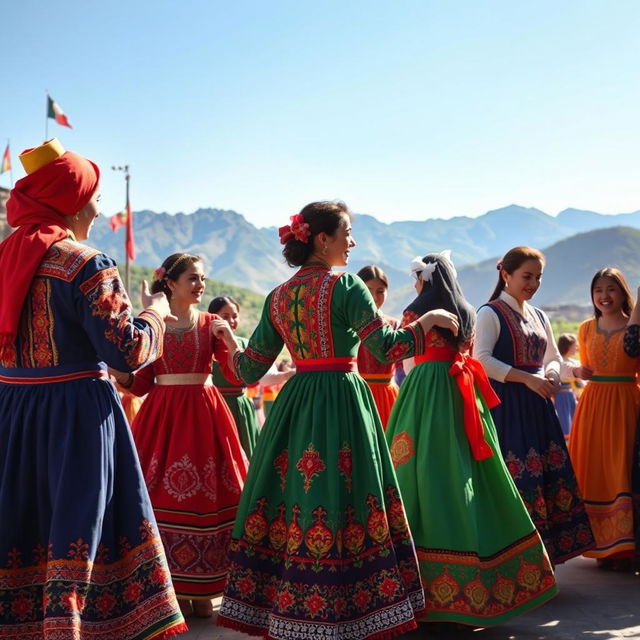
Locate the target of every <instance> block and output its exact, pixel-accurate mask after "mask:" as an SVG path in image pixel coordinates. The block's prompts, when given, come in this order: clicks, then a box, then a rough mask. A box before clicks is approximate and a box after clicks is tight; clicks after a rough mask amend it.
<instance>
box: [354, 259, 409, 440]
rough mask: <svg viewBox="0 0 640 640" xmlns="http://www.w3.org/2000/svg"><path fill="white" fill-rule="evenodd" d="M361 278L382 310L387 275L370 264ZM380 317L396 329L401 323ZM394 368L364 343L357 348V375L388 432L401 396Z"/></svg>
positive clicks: (384, 316)
mask: <svg viewBox="0 0 640 640" xmlns="http://www.w3.org/2000/svg"><path fill="white" fill-rule="evenodd" d="M358 275H359V276H360V277H361V278H362V279H363V280H364V283H365V284H366V285H367V289H369V291H370V292H371V296H372V298H373V301H374V302H375V303H376V307H378V309H380V308H381V307H382V305H383V304H384V303H385V300H386V299H387V292H388V290H389V280H388V279H387V274H386V273H385V272H384V271H383V270H382V269H381V268H380V267H375V266H373V265H370V266H367V267H362V269H360V271H358ZM381 316H382V320H383V321H384V323H385V324H387V325H389V326H390V327H391V328H392V329H394V330H395V329H398V327H399V324H398V321H397V320H396V319H395V318H391V317H390V316H387V315H385V314H383V313H381ZM395 368H396V363H395V362H380V360H378V359H377V358H376V357H375V356H374V355H373V354H372V353H371V352H370V351H369V350H368V349H367V347H366V346H365V344H364V343H363V342H361V343H360V348H359V349H358V372H359V373H360V375H361V376H362V377H363V378H364V380H365V382H366V383H367V384H368V385H369V389H371V395H372V396H373V400H374V402H375V403H376V407H377V408H378V413H379V414H380V422H382V427H383V429H385V430H386V428H387V422H388V420H389V415H391V409H392V408H393V403H394V402H395V401H396V398H397V397H398V387H397V386H396V383H395V382H394V380H393V374H394V372H395Z"/></svg>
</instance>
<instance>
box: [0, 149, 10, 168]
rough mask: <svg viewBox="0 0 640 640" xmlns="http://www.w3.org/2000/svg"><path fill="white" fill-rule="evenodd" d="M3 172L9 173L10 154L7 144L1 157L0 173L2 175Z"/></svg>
mask: <svg viewBox="0 0 640 640" xmlns="http://www.w3.org/2000/svg"><path fill="white" fill-rule="evenodd" d="M5 171H11V154H10V152H9V143H8V142H7V148H6V149H5V150H4V155H3V156H2V166H0V173H4V172H5Z"/></svg>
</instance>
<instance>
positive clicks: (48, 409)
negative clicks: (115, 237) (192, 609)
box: [0, 240, 186, 640]
mask: <svg viewBox="0 0 640 640" xmlns="http://www.w3.org/2000/svg"><path fill="white" fill-rule="evenodd" d="M163 334H164V322H162V320H161V319H160V318H159V317H158V316H157V315H156V314H155V313H153V312H148V311H145V312H143V313H142V314H141V315H140V317H139V318H135V319H134V318H132V315H131V306H130V304H129V300H128V298H127V294H126V293H125V290H124V287H123V285H122V281H121V280H120V277H119V275H118V269H117V267H116V266H115V263H114V262H113V260H111V258H109V257H107V256H105V255H104V254H101V253H99V252H98V251H96V250H95V249H93V248H91V247H87V246H85V245H81V244H79V243H77V242H72V241H70V240H62V241H60V242H57V243H56V244H54V245H52V246H51V248H50V249H49V250H48V252H47V253H46V255H45V257H44V259H43V261H42V263H41V264H40V267H39V268H38V270H37V272H36V275H35V277H34V279H33V281H32V284H31V287H30V290H29V292H28V294H27V297H26V300H25V304H24V307H23V309H22V315H21V319H20V324H19V327H18V336H17V339H16V342H15V344H14V345H13V347H12V348H11V349H10V353H9V354H8V357H7V358H6V359H5V360H4V361H2V362H0V365H1V366H0V638H3V639H8V638H12V639H16V640H17V639H20V640H42V639H43V638H44V639H48V640H59V639H61V638H65V639H66V638H74V639H77V640H113V639H114V638H139V639H142V638H152V637H161V636H162V635H164V634H167V635H170V634H172V633H175V632H179V631H183V630H185V629H186V627H185V625H184V622H183V620H182V616H181V614H180V611H179V609H178V603H177V601H176V599H175V595H174V592H173V588H172V586H171V580H170V577H169V572H168V569H167V564H166V560H165V555H164V551H163V548H162V542H161V541H160V537H159V536H158V533H157V530H156V523H155V519H154V517H153V511H152V509H151V504H150V503H149V496H148V494H147V490H146V489H145V486H144V480H143V477H142V473H141V470H140V464H139V462H138V457H137V455H136V452H135V448H134V445H133V440H132V438H131V433H130V431H129V426H128V424H127V420H126V418H125V415H124V412H123V410H122V405H121V404H120V400H119V398H118V394H117V393H116V390H115V389H114V387H113V385H112V384H111V382H109V380H108V379H107V375H106V364H105V362H106V363H108V364H109V365H111V366H113V367H115V368H117V369H120V370H123V371H130V370H132V369H135V368H137V367H140V366H142V365H146V364H148V363H149V362H151V361H153V360H154V359H155V358H157V357H158V355H160V353H161V351H162V337H163Z"/></svg>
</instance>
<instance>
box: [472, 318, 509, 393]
mask: <svg viewBox="0 0 640 640" xmlns="http://www.w3.org/2000/svg"><path fill="white" fill-rule="evenodd" d="M499 336H500V320H499V319H498V316H497V315H496V312H495V311H493V309H491V307H482V308H481V309H480V310H479V311H478V318H477V320H476V335H475V342H474V345H473V356H474V357H475V358H477V359H478V360H480V362H481V363H482V366H483V367H484V370H485V371H486V372H487V375H488V376H489V377H490V378H493V379H494V380H497V381H498V382H504V379H505V378H506V376H507V373H509V371H510V370H511V365H508V364H506V363H505V362H502V360H498V359H497V358H494V357H493V349H494V347H495V346H496V342H498V338H499Z"/></svg>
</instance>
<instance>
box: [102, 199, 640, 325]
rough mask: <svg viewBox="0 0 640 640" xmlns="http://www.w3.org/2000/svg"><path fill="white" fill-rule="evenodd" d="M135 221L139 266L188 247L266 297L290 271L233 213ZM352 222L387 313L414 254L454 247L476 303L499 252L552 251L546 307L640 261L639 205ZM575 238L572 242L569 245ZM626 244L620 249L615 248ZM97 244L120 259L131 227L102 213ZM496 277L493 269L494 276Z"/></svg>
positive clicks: (266, 234)
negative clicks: (615, 267)
mask: <svg viewBox="0 0 640 640" xmlns="http://www.w3.org/2000/svg"><path fill="white" fill-rule="evenodd" d="M134 220H135V240H136V247H137V253H138V255H137V259H136V264H138V265H141V266H148V267H156V266H158V265H159V264H160V263H161V261H162V260H163V259H164V258H165V257H166V256H167V255H170V254H171V253H174V252H176V251H184V250H186V251H190V252H192V253H197V254H199V255H201V256H203V258H204V260H205V263H206V266H207V271H208V272H209V274H210V275H211V277H213V278H215V279H216V280H219V281H224V282H228V283H230V284H233V285H237V286H241V287H246V288H248V289H251V290H253V291H256V292H259V293H263V294H264V293H266V292H268V291H269V290H270V289H271V288H272V287H273V286H274V285H275V284H277V283H278V282H282V281H283V280H284V279H286V278H288V277H289V276H290V275H291V274H292V270H291V269H290V268H289V267H288V266H287V265H286V264H285V263H284V259H283V258H282V254H281V250H282V246H281V245H280V243H279V240H278V234H277V230H276V229H275V228H274V227H269V228H257V227H255V226H254V225H252V224H251V223H249V222H248V221H247V220H246V219H245V218H244V217H243V216H242V215H240V214H238V213H236V212H235V211H230V210H221V209H199V210H197V211H195V212H194V213H192V214H189V215H186V214H182V213H179V214H176V215H169V214H167V213H154V212H153V211H146V210H145V211H138V212H135V213H134ZM620 225H624V226H625V227H627V228H628V231H625V232H623V233H619V232H617V233H614V234H603V235H597V234H596V236H593V237H586V236H585V237H582V234H584V233H585V232H592V231H595V230H598V229H601V230H603V229H611V228H613V227H617V226H620ZM353 226H354V236H355V239H356V241H357V243H358V244H357V247H356V248H355V249H354V250H353V251H352V253H351V261H350V263H349V267H348V270H349V271H353V272H355V271H357V270H358V269H360V268H361V267H362V266H364V265H365V264H372V263H374V264H378V265H380V266H381V267H382V268H383V269H384V270H385V271H386V272H387V274H388V275H389V278H390V284H391V297H390V301H389V304H388V309H389V311H390V312H396V313H397V310H398V309H400V308H402V307H403V306H404V304H406V301H407V296H410V295H411V292H410V283H409V282H408V280H407V278H408V265H409V262H410V261H411V259H412V258H413V257H414V256H416V255H424V254H426V253H430V252H433V251H440V250H442V249H445V248H448V249H451V250H452V252H453V259H454V262H455V263H456V265H457V267H458V271H459V273H460V280H461V283H462V284H463V287H464V288H465V291H466V292H467V295H468V296H469V298H470V299H471V300H472V301H473V302H475V303H476V304H478V303H480V302H483V301H484V299H485V298H484V296H485V295H486V294H485V291H486V290H487V289H490V288H491V285H489V286H488V287H487V286H486V284H483V285H481V283H480V279H481V280H482V281H483V282H484V279H485V278H487V277H488V275H489V265H491V268H492V269H493V270H494V271H495V262H496V261H497V258H498V257H499V256H501V255H502V254H503V253H504V252H505V251H507V250H508V249H510V248H511V247H514V246H518V245H523V244H526V245H530V246H534V247H538V248H541V249H546V248H548V247H549V250H548V252H547V253H548V269H547V274H546V275H545V284H544V286H543V288H542V289H541V291H540V293H539V294H538V295H537V296H536V301H537V302H538V303H540V304H542V303H543V302H542V300H544V301H545V304H559V303H563V302H578V301H583V300H584V296H583V295H582V294H580V293H579V289H580V287H581V286H582V287H584V286H587V287H588V282H587V283H586V285H585V284H584V282H583V280H584V277H585V276H584V273H583V272H582V268H585V269H586V268H589V269H591V268H592V267H593V264H595V263H594V262H593V260H596V259H597V260H601V262H600V263H598V266H602V265H604V264H609V263H615V262H616V260H622V262H623V264H622V265H621V268H623V271H625V273H626V272H627V271H628V272H629V273H628V275H629V277H631V278H633V277H635V275H634V274H635V273H636V266H635V264H636V260H640V237H638V235H637V234H638V233H640V232H638V229H635V228H633V227H638V228H640V211H635V212H632V213H621V214H614V215H604V214H600V213H596V212H593V211H580V210H577V209H566V210H565V211H562V212H561V213H560V214H558V216H556V217H553V216H550V215H548V214H546V213H544V212H543V211H540V210H539V209H535V208H525V207H521V206H518V205H510V206H508V207H504V208H502V209H496V210H493V211H489V212H487V213H485V214H484V215H481V216H479V217H477V218H469V217H462V216H461V217H456V218H450V219H447V220H443V219H429V220H424V221H403V222H393V223H391V224H386V223H384V222H380V221H379V220H377V219H376V218H375V217H373V216H370V215H366V214H358V215H356V216H355V219H354V225H353ZM576 234H580V236H576ZM572 236H575V238H573V239H572V240H571V242H569V240H570V239H571V238H572ZM565 241H566V242H568V243H569V244H567V245H561V248H560V249H559V250H558V253H557V254H556V252H555V249H553V248H554V246H555V245H557V244H558V243H562V242H565ZM619 242H620V243H622V245H621V247H616V243H619ZM636 242H637V243H638V244H637V246H636ZM91 243H92V244H94V245H95V246H96V247H99V248H100V249H101V250H103V251H105V252H106V253H109V254H110V255H112V256H114V257H115V258H116V259H117V260H118V261H119V262H122V261H123V244H124V231H123V230H119V231H118V232H116V233H113V232H112V231H111V230H110V228H109V225H108V219H106V218H102V217H101V218H98V220H97V221H96V224H95V227H94V230H93V232H92V236H91ZM603 243H604V244H603ZM586 247H589V248H588V249H587V248H586ZM622 247H624V249H623V248H622ZM551 249H553V251H551ZM621 251H622V253H620V252H621ZM549 252H551V253H549ZM570 255H571V256H572V258H570V257H569V256H570ZM636 256H638V257H636ZM587 258H589V260H587ZM489 259H490V260H489ZM592 259H593V260H592ZM485 261H486V262H485ZM587 262H588V263H589V264H588V265H587V264H586V263H587ZM580 264H582V265H583V266H582V268H581V267H580ZM471 265H475V266H473V267H472V266H471ZM467 267H468V268H467ZM596 268H598V267H595V268H594V269H593V271H595V269H596ZM556 269H557V271H556ZM556 274H557V276H556ZM571 274H573V275H574V277H575V278H576V285H575V288H574V287H573V286H569V285H570V282H568V281H567V283H566V284H567V288H566V289H564V290H562V291H561V290H557V289H556V288H555V287H554V286H551V285H549V281H550V280H552V279H555V278H556V277H558V278H560V280H562V281H563V282H564V281H565V280H564V279H563V278H564V276H565V275H566V276H567V277H568V278H571ZM639 275H640V272H639ZM494 276H495V274H492V275H491V278H490V282H493V280H494ZM561 276H562V277H561ZM589 278H590V276H589ZM547 287H549V295H548V296H546V295H545V291H546V290H547ZM480 292H482V294H481V296H480V295H479V294H480ZM587 301H588V295H587Z"/></svg>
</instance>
